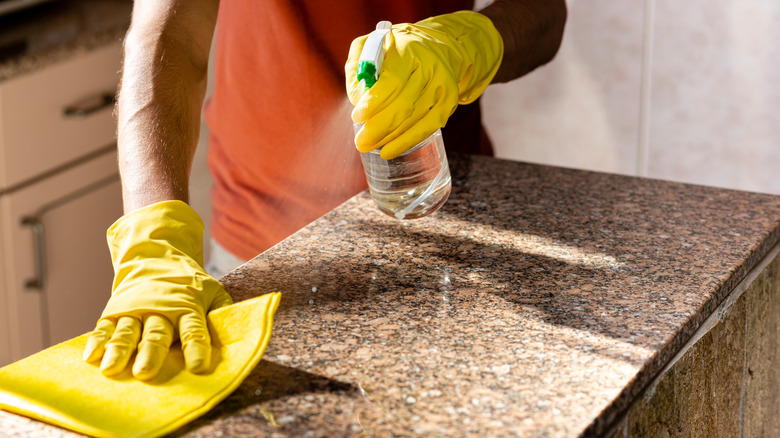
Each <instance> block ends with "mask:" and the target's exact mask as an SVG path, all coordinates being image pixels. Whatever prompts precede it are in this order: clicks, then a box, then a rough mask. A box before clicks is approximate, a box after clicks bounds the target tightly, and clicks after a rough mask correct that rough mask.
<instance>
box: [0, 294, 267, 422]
mask: <svg viewBox="0 0 780 438" xmlns="http://www.w3.org/2000/svg"><path fill="white" fill-rule="evenodd" d="M280 297H281V294H279V293H269V294H266V295H263V296H260V297H257V298H253V299H249V300H246V301H242V302H239V303H236V304H233V305H230V306H227V307H223V308H220V309H217V310H214V311H213V312H211V313H209V315H208V320H209V324H210V331H211V335H212V337H213V339H212V342H213V344H214V349H213V355H212V357H213V359H212V361H213V364H212V371H211V372H209V373H206V374H192V373H190V372H188V371H186V369H185V367H184V356H183V355H182V352H181V348H179V347H178V345H179V344H178V343H176V344H174V346H172V347H171V352H170V353H169V354H168V358H167V359H166V361H165V364H164V365H163V367H162V369H161V370H160V374H159V375H158V376H157V377H155V378H153V379H151V380H148V381H145V382H144V381H140V380H136V379H135V378H133V376H132V373H131V369H130V368H131V367H130V366H128V367H127V369H126V370H125V371H124V372H123V373H122V374H120V375H118V376H115V377H112V378H107V377H104V376H103V375H102V374H101V373H100V370H99V369H98V366H97V365H94V364H88V363H85V362H83V361H82V359H81V355H82V353H83V351H84V345H85V343H86V341H87V336H88V334H85V335H81V336H79V337H76V338H73V339H71V340H69V341H66V342H63V343H62V344H59V345H55V346H53V347H50V348H48V349H46V350H44V351H41V352H39V353H36V354H34V355H32V356H30V357H27V358H25V359H22V360H20V361H18V362H15V363H12V364H10V365H8V366H5V367H3V368H0V408H1V409H4V410H7V411H11V412H15V413H18V414H22V415H25V416H28V417H31V418H34V419H37V420H41V421H44V422H47V423H51V424H54V425H57V426H61V427H64V428H67V429H71V430H74V431H76V432H80V433H84V434H87V435H92V436H95V437H157V436H160V435H164V434H166V433H170V432H172V431H174V430H176V429H178V428H179V427H181V426H183V425H185V424H187V423H188V422H190V421H192V420H194V419H195V418H197V417H199V416H201V415H203V414H204V413H206V412H208V411H209V410H210V409H211V408H212V407H214V406H215V405H216V404H217V403H219V402H220V401H221V400H223V399H224V398H225V397H227V396H228V395H229V394H230V393H231V392H233V391H234V390H235V389H236V388H238V386H239V385H240V384H241V382H242V381H243V380H244V379H245V378H246V377H247V376H248V375H249V373H250V372H251V371H252V370H253V369H254V368H255V367H256V366H257V364H258V362H260V358H261V357H262V356H263V352H264V351H265V348H266V346H267V345H268V341H269V340H270V337H271V330H272V327H273V315H274V312H276V309H277V307H278V306H279V300H280Z"/></svg>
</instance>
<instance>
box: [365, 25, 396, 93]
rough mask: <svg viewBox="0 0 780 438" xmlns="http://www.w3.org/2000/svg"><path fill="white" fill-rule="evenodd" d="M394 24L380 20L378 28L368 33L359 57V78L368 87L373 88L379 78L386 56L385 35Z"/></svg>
mask: <svg viewBox="0 0 780 438" xmlns="http://www.w3.org/2000/svg"><path fill="white" fill-rule="evenodd" d="M391 28H392V24H391V23H390V22H389V21H380V22H379V23H377V25H376V29H375V30H374V31H373V32H371V33H370V34H368V38H366V42H365V44H363V50H362V51H361V52H360V58H359V59H358V69H357V80H358V82H363V83H364V84H365V85H366V88H371V87H373V86H374V84H375V83H376V81H377V79H379V73H380V72H381V71H382V60H384V57H385V37H386V36H387V34H388V33H389V32H390V29H391Z"/></svg>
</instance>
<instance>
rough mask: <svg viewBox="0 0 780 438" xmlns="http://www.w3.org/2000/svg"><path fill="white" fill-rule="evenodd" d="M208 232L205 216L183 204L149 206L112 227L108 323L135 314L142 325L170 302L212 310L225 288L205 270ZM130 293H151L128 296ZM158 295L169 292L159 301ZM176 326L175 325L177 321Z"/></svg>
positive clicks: (130, 214) (105, 314)
mask: <svg viewBox="0 0 780 438" xmlns="http://www.w3.org/2000/svg"><path fill="white" fill-rule="evenodd" d="M203 231H204V225H203V221H202V220H201V218H200V216H198V214H197V213H196V212H195V210H193V209H192V208H191V207H190V206H189V205H187V204H186V203H184V202H182V201H163V202H159V203H156V204H152V205H148V206H146V207H143V208H140V209H138V210H136V211H133V212H131V213H128V214H127V215H125V216H123V217H121V218H120V219H119V220H117V221H116V222H115V223H114V224H113V225H111V227H110V228H109V229H108V232H107V233H106V237H107V240H108V247H109V250H110V252H111V261H112V263H113V265H114V284H113V287H112V299H111V300H109V302H108V305H107V306H106V308H105V311H104V312H103V318H105V317H112V316H115V315H117V314H127V313H128V311H129V309H133V311H132V312H130V313H131V314H133V315H134V316H136V317H137V318H138V319H139V320H141V319H142V318H143V316H144V314H146V313H157V312H159V311H160V310H161V309H164V308H165V304H167V302H168V301H171V302H175V303H179V302H182V303H188V304H187V305H185V306H183V307H189V308H192V309H196V308H198V307H199V308H201V309H203V310H204V311H208V309H209V307H210V299H211V298H212V297H211V295H213V293H214V290H217V289H221V285H220V284H219V282H217V281H216V280H215V279H213V278H212V277H211V276H209V275H208V274H206V272H205V271H204V270H203V267H202V265H203ZM120 285H121V287H120ZM172 285H178V287H176V288H174V289H172V287H171V286H172ZM126 290H134V291H139V290H146V291H147V293H144V294H138V293H132V294H125V293H123V291H126ZM157 290H159V291H160V292H162V291H167V292H165V295H163V296H157V297H156V296H155V295H154V291H157ZM149 296H151V298H148V297H149ZM201 301H202V302H201ZM179 307H182V306H179ZM171 322H172V323H174V324H176V320H175V319H174V320H172V321H171Z"/></svg>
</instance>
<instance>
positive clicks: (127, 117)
mask: <svg viewBox="0 0 780 438" xmlns="http://www.w3.org/2000/svg"><path fill="white" fill-rule="evenodd" d="M218 6H219V1H218V0H164V1H163V0H136V1H135V5H134V8H133V18H132V23H131V26H130V30H129V31H128V33H127V37H126V39H125V57H124V67H123V71H122V81H121V87H120V93H119V103H118V105H117V123H118V127H117V129H118V130H117V137H118V138H117V142H118V148H119V169H120V173H121V175H122V198H123V201H124V208H125V213H129V212H131V211H134V210H136V209H138V208H141V207H144V206H146V205H150V204H153V203H155V202H159V201H164V200H181V201H184V202H187V201H188V184H189V173H190V167H191V165H192V160H193V157H194V153H195V148H196V147H197V142H198V133H199V130H200V113H201V107H202V105H203V99H204V97H205V93H206V74H207V70H208V58H209V49H210V46H211V40H212V37H213V34H214V27H215V25H216V19H217V9H218Z"/></svg>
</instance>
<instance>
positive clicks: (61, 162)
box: [0, 43, 122, 365]
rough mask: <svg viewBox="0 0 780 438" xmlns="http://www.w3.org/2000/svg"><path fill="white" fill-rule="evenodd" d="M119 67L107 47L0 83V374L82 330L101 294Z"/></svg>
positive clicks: (117, 196) (115, 200)
mask: <svg viewBox="0 0 780 438" xmlns="http://www.w3.org/2000/svg"><path fill="white" fill-rule="evenodd" d="M120 59H121V44H119V43H113V44H109V45H107V46H104V47H101V48H99V49H95V50H92V51H89V52H86V53H80V54H76V55H74V56H73V57H71V58H70V59H68V60H67V61H65V62H61V63H57V64H55V65H51V66H48V67H46V68H44V69H42V70H39V71H36V72H33V73H31V74H28V75H24V76H21V77H18V78H12V79H9V80H8V81H5V82H1V83H0V274H2V277H0V278H1V279H2V280H0V305H1V306H2V307H0V330H2V334H0V365H3V364H5V363H8V362H11V361H14V360H17V359H20V358H22V357H25V356H27V355H30V354H32V353H35V352H36V351H39V350H41V349H43V348H45V347H47V346H50V345H53V344H54V343H57V342H61V341H64V340H66V339H69V338H71V337H73V336H76V335H79V334H82V333H85V332H87V331H89V330H91V329H92V328H94V324H95V322H96V321H97V318H98V317H99V316H100V312H101V310H102V308H103V306H104V305H105V302H106V300H107V299H108V296H109V294H110V287H111V279H112V276H113V270H112V267H111V263H110V259H109V255H108V248H107V246H106V242H105V230H106V228H108V227H109V226H110V225H111V223H112V222H113V221H114V220H116V219H117V218H118V217H119V216H120V215H121V214H122V204H121V187H120V183H119V177H118V172H117V165H116V146H115V124H114V119H113V116H112V109H113V103H112V102H113V96H114V94H115V93H116V87H117V83H118V71H119V67H120Z"/></svg>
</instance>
